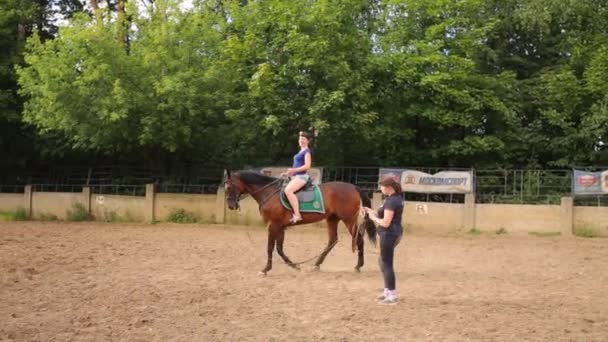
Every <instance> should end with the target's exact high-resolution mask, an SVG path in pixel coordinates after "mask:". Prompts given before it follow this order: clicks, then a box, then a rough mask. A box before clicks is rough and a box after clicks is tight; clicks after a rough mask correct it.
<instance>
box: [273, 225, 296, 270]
mask: <svg viewBox="0 0 608 342" xmlns="http://www.w3.org/2000/svg"><path fill="white" fill-rule="evenodd" d="M284 241H285V228H284V227H281V228H280V229H279V232H278V233H277V253H279V255H280V256H281V258H283V261H285V263H286V264H287V265H289V267H291V268H294V269H296V270H299V269H300V267H299V266H298V265H296V264H294V263H293V262H292V261H291V260H289V258H288V257H287V255H285V253H283V242H284Z"/></svg>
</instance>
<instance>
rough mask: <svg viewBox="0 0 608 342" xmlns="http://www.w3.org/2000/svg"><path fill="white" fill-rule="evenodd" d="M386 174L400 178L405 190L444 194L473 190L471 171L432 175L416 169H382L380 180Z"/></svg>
mask: <svg viewBox="0 0 608 342" xmlns="http://www.w3.org/2000/svg"><path fill="white" fill-rule="evenodd" d="M386 176H392V177H394V178H395V180H398V181H399V182H400V183H401V188H402V190H403V191H404V192H419V193H443V194H450V193H459V194H465V193H471V192H473V173H472V172H471V171H441V172H438V173H436V174H434V175H431V174H428V173H425V172H420V171H416V170H407V169H380V172H379V180H382V179H383V177H386Z"/></svg>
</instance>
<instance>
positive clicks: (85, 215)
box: [66, 203, 93, 221]
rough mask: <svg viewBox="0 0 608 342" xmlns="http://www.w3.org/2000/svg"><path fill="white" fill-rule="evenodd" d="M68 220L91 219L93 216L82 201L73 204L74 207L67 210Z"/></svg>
mask: <svg viewBox="0 0 608 342" xmlns="http://www.w3.org/2000/svg"><path fill="white" fill-rule="evenodd" d="M66 214H67V215H66V218H67V220H68V221H90V220H92V219H93V216H91V214H89V212H88V211H87V209H86V208H85V207H84V205H82V204H81V203H74V204H72V208H70V209H68V210H67V211H66Z"/></svg>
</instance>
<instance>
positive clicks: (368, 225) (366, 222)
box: [357, 188, 376, 246]
mask: <svg viewBox="0 0 608 342" xmlns="http://www.w3.org/2000/svg"><path fill="white" fill-rule="evenodd" d="M357 191H358V192H359V196H360V197H361V204H363V206H364V207H368V208H371V207H372V200H371V199H370V198H369V197H368V196H367V194H366V193H365V192H364V191H361V189H359V188H357ZM359 227H360V228H364V229H365V231H366V232H367V237H368V238H369V241H371V242H372V243H373V244H374V246H375V245H376V225H375V224H374V221H372V219H371V218H369V215H368V214H367V213H366V214H365V215H364V216H363V222H362V223H361V224H359Z"/></svg>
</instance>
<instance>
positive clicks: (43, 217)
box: [38, 213, 58, 221]
mask: <svg viewBox="0 0 608 342" xmlns="http://www.w3.org/2000/svg"><path fill="white" fill-rule="evenodd" d="M38 219H39V220H40V221H57V219H58V218H57V216H55V215H53V214H47V213H43V214H40V215H38Z"/></svg>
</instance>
